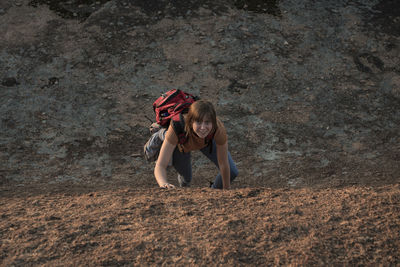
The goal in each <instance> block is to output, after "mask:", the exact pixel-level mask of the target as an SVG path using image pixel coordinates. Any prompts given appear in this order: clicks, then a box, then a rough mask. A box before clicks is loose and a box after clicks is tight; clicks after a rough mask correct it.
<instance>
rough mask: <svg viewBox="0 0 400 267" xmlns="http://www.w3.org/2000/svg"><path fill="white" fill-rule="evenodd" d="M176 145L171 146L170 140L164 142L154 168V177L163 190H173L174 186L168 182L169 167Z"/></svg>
mask: <svg viewBox="0 0 400 267" xmlns="http://www.w3.org/2000/svg"><path fill="white" fill-rule="evenodd" d="M175 147H176V145H173V144H171V143H170V142H168V140H164V142H163V144H162V146H161V150H160V154H159V155H158V159H157V162H156V167H155V168H154V176H155V177H156V180H157V183H158V185H159V186H160V187H162V188H173V187H174V186H173V185H172V184H170V183H168V181H167V166H168V163H169V161H170V160H171V158H172V154H173V153H174V150H175Z"/></svg>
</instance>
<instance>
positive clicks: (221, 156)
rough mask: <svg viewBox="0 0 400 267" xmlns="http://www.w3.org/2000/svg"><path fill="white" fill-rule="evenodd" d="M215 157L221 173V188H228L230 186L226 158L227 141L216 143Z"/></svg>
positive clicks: (229, 173) (229, 174)
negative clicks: (221, 143) (220, 143)
mask: <svg viewBox="0 0 400 267" xmlns="http://www.w3.org/2000/svg"><path fill="white" fill-rule="evenodd" d="M217 158H218V165H219V171H220V172H221V175H222V188H223V189H229V188H230V187H231V177H230V176H231V172H230V167H229V160H228V142H226V143H225V144H223V145H217Z"/></svg>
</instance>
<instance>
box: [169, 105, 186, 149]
mask: <svg viewBox="0 0 400 267" xmlns="http://www.w3.org/2000/svg"><path fill="white" fill-rule="evenodd" d="M171 120H172V128H173V129H174V132H175V134H176V136H178V144H180V145H182V144H184V143H185V142H186V141H187V136H186V133H185V119H184V118H183V114H182V113H179V114H177V115H175V116H173V117H172V118H171Z"/></svg>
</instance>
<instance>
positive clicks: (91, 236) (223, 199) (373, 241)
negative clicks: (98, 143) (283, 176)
mask: <svg viewBox="0 0 400 267" xmlns="http://www.w3.org/2000/svg"><path fill="white" fill-rule="evenodd" d="M73 191H74V190H72V188H69V190H68V193H65V192H64V193H63V192H53V193H47V194H38V192H36V193H33V192H30V193H29V192H25V194H22V192H8V193H4V194H3V195H2V197H1V198H0V214H1V218H0V229H1V232H0V237H1V243H0V265H1V266H26V265H28V266H30V265H41V266H149V265H153V266H154V265H178V266H188V265H201V266H205V265H207V266H209V265H211V266H215V265H218V266H241V265H254V266H260V265H261V266H265V265H306V266H310V265H314V266H325V265H383V266H395V265H398V264H400V254H399V251H400V241H399V240H400V223H399V222H400V215H399V214H400V185H394V186H381V187H376V188H371V187H346V188H341V189H325V190H318V189H314V190H312V189H290V190H286V189H281V190H272V189H268V188H248V189H235V190H231V191H224V192H221V191H215V190H211V189H177V190H162V189H150V190H149V189H147V190H141V189H137V190H133V189H118V190H101V191H92V192H90V190H89V191H86V192H75V193H71V192H73Z"/></svg>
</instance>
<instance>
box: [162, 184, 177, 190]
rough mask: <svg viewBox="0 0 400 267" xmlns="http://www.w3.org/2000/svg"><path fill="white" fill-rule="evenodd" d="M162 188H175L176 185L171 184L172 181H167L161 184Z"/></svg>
mask: <svg viewBox="0 0 400 267" xmlns="http://www.w3.org/2000/svg"><path fill="white" fill-rule="evenodd" d="M160 187H161V188H165V189H174V188H175V185H173V184H170V183H166V184H164V185H163V186H160Z"/></svg>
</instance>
